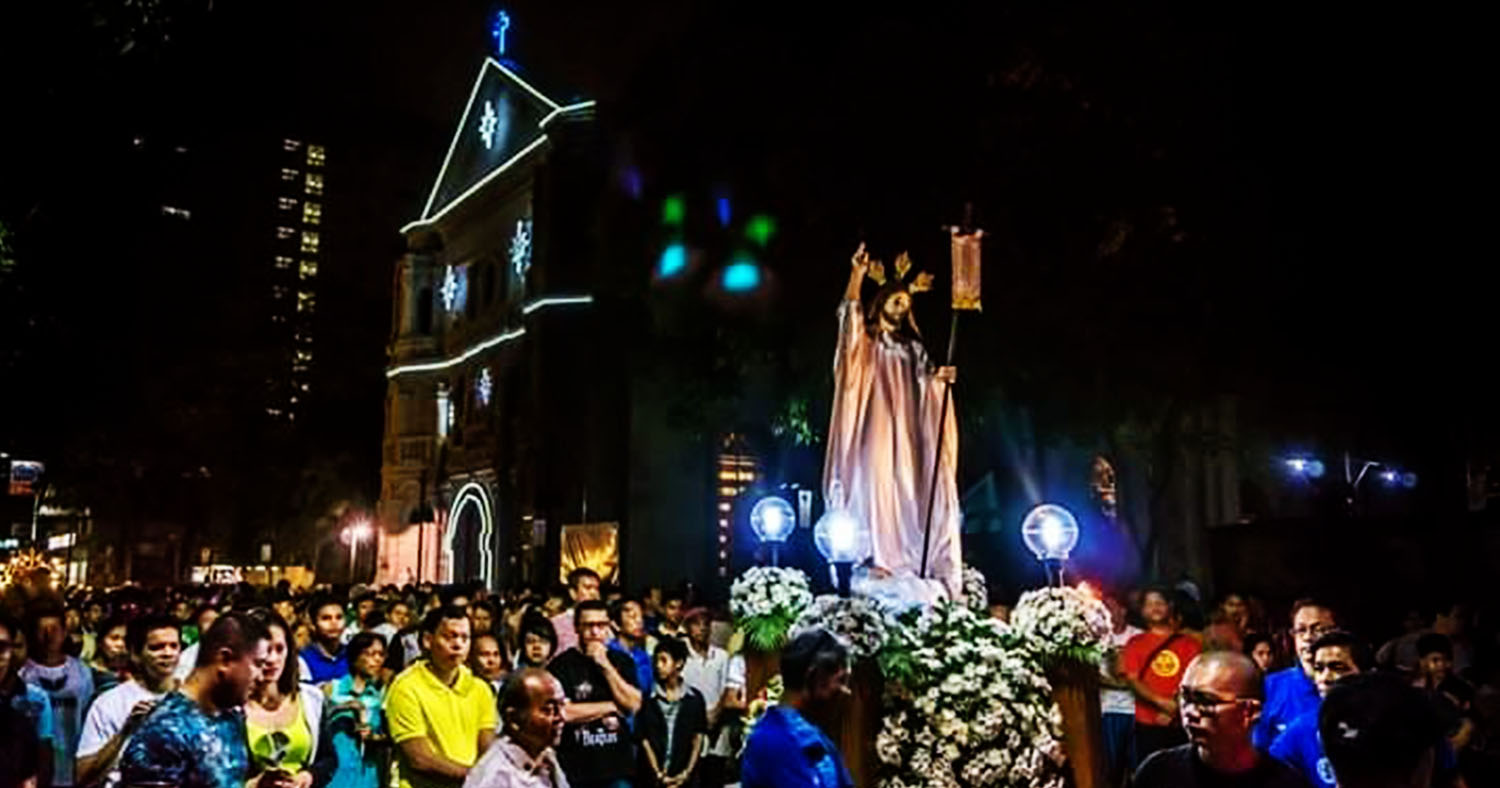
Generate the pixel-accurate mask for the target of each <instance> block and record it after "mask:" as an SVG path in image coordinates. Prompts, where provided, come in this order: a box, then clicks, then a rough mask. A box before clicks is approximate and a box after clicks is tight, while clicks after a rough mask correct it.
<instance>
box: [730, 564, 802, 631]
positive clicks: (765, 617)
mask: <svg viewBox="0 0 1500 788" xmlns="http://www.w3.org/2000/svg"><path fill="white" fill-rule="evenodd" d="M812 601H813V596H812V587H811V586H810V585H809V584H808V582H807V575H805V574H803V573H802V572H801V571H800V570H797V569H791V568H782V567H775V566H757V567H754V568H752V569H750V570H749V571H748V572H746V573H745V574H743V575H740V577H739V578H738V579H737V580H735V581H734V585H732V586H730V587H729V611H730V612H731V613H733V614H734V619H735V623H736V625H737V626H739V627H741V628H742V629H743V630H744V631H745V640H746V641H748V642H749V644H750V645H751V646H753V647H755V648H757V649H760V650H762V651H772V650H775V649H778V648H780V647H781V644H782V643H783V642H784V641H785V640H786V635H787V630H789V629H790V628H791V626H792V622H794V621H796V620H797V617H798V616H800V615H802V611H803V610H804V609H806V608H807V606H808V605H810V604H812Z"/></svg>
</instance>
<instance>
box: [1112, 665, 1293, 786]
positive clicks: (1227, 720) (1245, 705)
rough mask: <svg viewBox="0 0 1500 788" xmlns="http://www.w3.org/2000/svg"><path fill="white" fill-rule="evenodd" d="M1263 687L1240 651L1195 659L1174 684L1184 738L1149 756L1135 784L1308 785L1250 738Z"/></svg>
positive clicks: (1139, 771) (1258, 670)
mask: <svg viewBox="0 0 1500 788" xmlns="http://www.w3.org/2000/svg"><path fill="white" fill-rule="evenodd" d="M1262 690H1263V684H1262V681H1261V676H1260V669H1259V668H1257V667H1255V663H1254V662H1251V661H1250V658H1249V657H1247V656H1245V655H1243V654H1240V653H1238V652H1233V651H1214V652H1210V653H1207V654H1203V655H1202V656H1199V657H1198V658H1197V659H1195V660H1193V662H1192V664H1190V665H1188V669H1187V672H1186V673H1185V674H1184V675H1183V677H1182V684H1181V686H1179V687H1178V689H1177V707H1178V710H1179V712H1178V714H1179V718H1180V719H1181V720H1182V727H1183V728H1184V729H1185V730H1186V731H1187V735H1188V743H1187V744H1184V745H1182V746H1180V747H1173V748H1171V749H1167V750H1162V751H1160V752H1158V753H1156V754H1154V755H1152V756H1151V757H1149V758H1147V759H1146V762H1145V763H1143V764H1141V768H1140V769H1139V770H1137V771H1136V773H1135V786H1136V788H1231V786H1232V788H1307V783H1306V782H1305V781H1304V780H1303V779H1302V776H1301V775H1299V774H1297V772H1296V770H1294V769H1292V768H1291V767H1290V766H1287V765H1286V764H1284V763H1282V762H1281V761H1278V760H1276V759H1275V758H1272V757H1270V756H1267V755H1265V754H1263V753H1262V752H1261V751H1260V750H1258V749H1256V747H1255V745H1254V744H1251V742H1250V731H1251V729H1252V728H1253V727H1254V726H1255V719H1256V717H1257V716H1259V714H1260V709H1261V694H1262Z"/></svg>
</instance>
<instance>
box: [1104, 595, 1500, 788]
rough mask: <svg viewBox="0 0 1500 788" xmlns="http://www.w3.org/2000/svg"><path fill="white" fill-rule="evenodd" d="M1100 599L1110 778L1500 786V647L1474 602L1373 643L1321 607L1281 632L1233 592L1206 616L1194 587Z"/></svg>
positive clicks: (1190, 783)
mask: <svg viewBox="0 0 1500 788" xmlns="http://www.w3.org/2000/svg"><path fill="white" fill-rule="evenodd" d="M1105 602H1106V605H1107V606H1108V607H1109V608H1110V612H1111V618H1112V621H1113V623H1114V632H1113V634H1112V644H1113V645H1114V646H1115V648H1116V651H1115V654H1116V658H1115V659H1113V660H1112V661H1111V663H1110V664H1109V665H1107V666H1106V667H1105V670H1104V674H1105V675H1104V677H1103V688H1102V689H1101V693H1100V695H1101V697H1100V706H1101V711H1102V713H1103V714H1102V719H1103V725H1102V729H1103V739H1104V745H1105V750H1106V753H1107V755H1106V758H1105V760H1106V762H1107V770H1108V781H1109V784H1110V785H1113V786H1123V785H1132V784H1133V785H1136V786H1140V787H1141V788H1164V787H1165V786H1173V787H1182V788H1193V787H1194V786H1227V785H1235V786H1247V787H1248V786H1273V787H1278V788H1279V786H1314V787H1315V788H1335V786H1344V788H1350V787H1351V786H1427V785H1432V786H1485V785H1500V727H1497V725H1500V713H1497V712H1500V705H1497V701H1500V671H1497V668H1500V660H1497V658H1500V640H1497V639H1496V636H1495V635H1496V633H1494V632H1489V633H1488V634H1487V635H1480V634H1478V630H1479V627H1477V626H1476V624H1477V621H1476V616H1475V615H1474V614H1473V612H1472V611H1471V610H1469V609H1468V608H1467V607H1466V606H1464V605H1461V604H1455V603H1452V602H1450V601H1447V600H1444V601H1442V602H1440V603H1437V604H1433V605H1431V606H1430V607H1429V609H1428V611H1427V614H1426V616H1422V615H1420V614H1417V613H1412V614H1409V615H1407V616H1405V619H1404V620H1403V621H1402V622H1400V624H1399V626H1400V630H1401V631H1400V632H1399V633H1397V634H1396V635H1395V636H1394V637H1392V638H1390V639H1389V640H1387V641H1385V642H1384V644H1383V645H1381V646H1380V648H1379V649H1378V650H1377V649H1374V648H1372V647H1371V646H1372V642H1371V641H1368V640H1366V639H1365V638H1363V637H1361V636H1360V635H1358V634H1356V633H1354V632H1353V631H1351V628H1350V627H1349V626H1348V625H1346V623H1345V621H1344V618H1343V617H1342V616H1341V615H1340V611H1339V610H1337V609H1336V607H1335V606H1334V605H1333V604H1332V603H1330V602H1328V601H1326V600H1319V599H1314V598H1303V599H1299V600H1297V601H1295V602H1294V603H1293V604H1292V605H1291V606H1290V609H1289V611H1288V617H1287V619H1286V623H1285V625H1283V626H1278V625H1277V623H1276V622H1275V621H1273V620H1272V619H1270V618H1268V617H1267V615H1266V614H1265V609H1264V606H1263V605H1261V604H1260V603H1259V602H1258V601H1257V600H1255V599H1247V598H1246V597H1244V596H1241V595H1239V594H1228V595H1226V596H1225V597H1224V598H1223V599H1222V600H1221V602H1220V603H1219V604H1218V605H1217V606H1216V607H1215V608H1214V609H1213V610H1212V612H1211V613H1210V614H1209V615H1207V616H1205V615H1203V613H1202V612H1201V611H1202V608H1201V606H1200V605H1199V601H1198V595H1197V592H1196V589H1195V588H1194V587H1193V586H1192V585H1191V584H1183V585H1182V586H1180V587H1178V588H1149V589H1145V590H1144V591H1142V592H1139V593H1137V594H1134V595H1132V598H1131V599H1129V600H1122V599H1121V598H1120V597H1117V596H1109V595H1106V597H1105ZM1132 609H1133V610H1134V611H1136V614H1135V615H1131V613H1130V611H1131V610H1132ZM1392 623H1395V622H1392Z"/></svg>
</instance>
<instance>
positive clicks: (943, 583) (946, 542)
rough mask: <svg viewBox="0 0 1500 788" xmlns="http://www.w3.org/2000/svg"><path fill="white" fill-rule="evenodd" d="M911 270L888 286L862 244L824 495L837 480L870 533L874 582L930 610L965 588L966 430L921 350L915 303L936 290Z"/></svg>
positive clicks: (949, 374)
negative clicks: (962, 450)
mask: <svg viewBox="0 0 1500 788" xmlns="http://www.w3.org/2000/svg"><path fill="white" fill-rule="evenodd" d="M910 268H911V261H910V259H909V258H908V257H907V255H905V254H904V253H903V254H902V255H901V256H900V257H899V258H897V260H896V264H895V272H894V273H895V276H893V277H890V278H889V279H887V277H886V272H885V266H884V265H883V264H882V263H881V262H880V261H878V260H872V259H871V258H870V255H869V254H868V253H867V252H866V251H865V247H864V245H863V244H861V245H860V247H859V250H858V251H856V252H855V253H854V257H853V260H852V270H851V271H850V272H849V285H848V287H847V288H846V289H845V290H844V300H843V303H842V304H840V305H839V312H838V318H839V343H838V351H837V353H836V355H835V356H834V361H833V387H834V391H833V417H832V421H831V423H830V425H829V428H828V455H827V457H826V458H825V460H824V465H823V489H824V492H825V494H827V493H828V492H829V491H830V489H831V488H832V487H834V486H835V485H834V484H833V483H834V482H835V481H837V482H838V483H839V484H838V486H839V487H841V488H842V490H843V498H844V506H845V508H847V509H848V510H849V512H850V513H851V514H853V515H854V517H855V518H857V519H858V520H859V521H860V522H861V523H863V524H864V525H865V526H866V527H867V528H869V531H870V542H871V547H872V554H871V559H870V567H869V577H870V579H871V580H874V581H876V582H879V583H882V584H885V585H886V586H887V587H888V588H889V587H891V586H895V587H899V588H901V589H903V591H902V592H901V595H902V596H904V597H906V598H908V599H912V598H913V597H915V599H912V601H923V602H929V603H930V602H932V601H935V600H936V599H938V598H941V597H947V598H950V599H958V598H959V597H960V595H961V593H962V588H963V561H962V558H961V556H960V544H959V526H960V517H961V515H960V511H959V506H958V485H957V481H956V474H955V471H956V469H957V466H958V427H957V424H956V422H955V421H954V417H953V407H952V400H951V398H948V397H945V396H944V389H945V388H946V387H947V386H950V385H952V384H953V381H954V379H955V370H954V368H953V367H935V366H933V364H932V363H931V361H930V360H929V359H928V356H927V351H926V349H925V348H923V346H922V337H921V334H920V333H919V332H918V331H917V324H916V321H915V320H914V319H913V317H912V313H911V299H912V294H913V293H919V292H922V291H925V290H928V289H931V287H932V275H931V274H926V273H920V274H916V275H914V276H913V277H911V279H910V281H907V280H906V275H907V272H908V271H909V270H910ZM867 277H868V278H870V279H871V280H873V281H875V282H876V284H877V285H879V286H880V289H879V291H878V292H876V294H875V297H874V299H873V300H872V301H871V302H870V304H869V306H868V307H866V306H865V305H864V304H862V303H861V301H860V286H861V285H862V284H863V283H864V280H865V279H866V278H867ZM939 435H942V438H941V440H940V439H939ZM939 452H941V454H940V455H939ZM934 483H936V485H937V489H936V491H935V494H934V491H933V490H932V485H933V484H934ZM929 501H931V502H932V504H931V506H932V511H931V523H932V525H931V529H930V534H929V535H927V536H926V537H925V541H926V545H925V547H924V534H926V533H927V531H928V528H927V522H928V514H929V513H928V502H929ZM924 554H925V558H926V566H925V572H924V566H923V558H924Z"/></svg>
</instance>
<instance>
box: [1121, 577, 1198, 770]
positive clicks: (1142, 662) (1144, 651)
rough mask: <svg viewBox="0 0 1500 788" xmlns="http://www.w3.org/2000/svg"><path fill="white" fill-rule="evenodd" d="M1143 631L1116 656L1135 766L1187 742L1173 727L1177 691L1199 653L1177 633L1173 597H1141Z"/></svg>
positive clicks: (1160, 593)
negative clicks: (1131, 700) (1131, 712)
mask: <svg viewBox="0 0 1500 788" xmlns="http://www.w3.org/2000/svg"><path fill="white" fill-rule="evenodd" d="M1141 618H1143V619H1145V621H1146V631H1145V632H1142V633H1141V634H1139V635H1136V636H1135V637H1133V638H1131V639H1130V642H1129V643H1126V644H1125V650H1124V652H1122V653H1121V655H1120V672H1121V674H1122V676H1123V678H1124V679H1125V681H1126V682H1127V683H1128V684H1130V689H1131V691H1132V692H1134V693H1135V763H1134V765H1135V766H1137V767H1139V766H1140V764H1141V762H1142V761H1144V760H1146V757H1147V756H1149V755H1150V754H1151V753H1153V752H1156V751H1158V750H1165V749H1167V748H1169V747H1176V746H1177V745H1179V744H1183V743H1185V742H1186V741H1187V736H1186V735H1185V734H1184V733H1183V731H1182V726H1181V725H1179V724H1178V723H1177V687H1178V685H1180V684H1181V683H1182V674H1183V671H1185V670H1186V669H1187V666H1188V663H1189V662H1192V661H1193V658H1194V657H1197V656H1198V654H1199V653H1201V652H1202V651H1203V646H1202V645H1201V644H1199V643H1198V641H1197V640H1196V639H1194V638H1193V637H1192V636H1190V635H1187V634H1184V633H1182V632H1179V631H1178V629H1177V623H1176V622H1177V620H1176V617H1175V616H1174V615H1173V614H1172V597H1171V594H1170V593H1169V592H1167V591H1164V590H1162V589H1156V588H1153V589H1149V590H1147V591H1146V593H1145V594H1144V595H1143V596H1142V597H1141Z"/></svg>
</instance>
